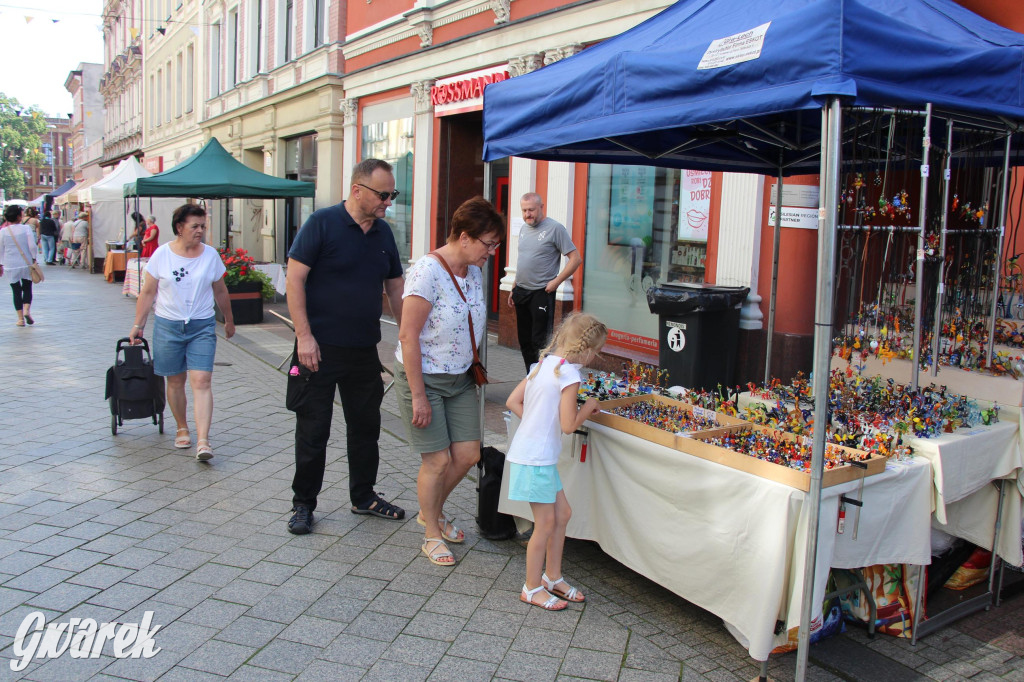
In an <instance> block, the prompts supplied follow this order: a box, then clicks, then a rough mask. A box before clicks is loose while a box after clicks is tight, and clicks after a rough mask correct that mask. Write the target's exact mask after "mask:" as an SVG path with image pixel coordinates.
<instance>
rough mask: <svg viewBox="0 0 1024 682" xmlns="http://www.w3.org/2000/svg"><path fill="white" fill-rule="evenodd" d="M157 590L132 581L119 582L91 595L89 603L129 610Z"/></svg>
mask: <svg viewBox="0 0 1024 682" xmlns="http://www.w3.org/2000/svg"><path fill="white" fill-rule="evenodd" d="M156 592H157V591H156V590H154V589H153V588H151V587H143V586H142V585H132V584H131V583H126V582H125V583H118V584H116V585H113V586H112V587H108V588H107V589H105V590H103V591H102V592H99V593H97V594H96V595H94V596H92V597H90V598H89V603H90V604H96V605H99V606H106V607H108V608H111V609H120V610H121V611H127V610H128V609H130V608H132V607H134V606H136V605H138V604H141V603H142V602H144V601H145V600H147V599H149V598H150V597H152V596H153V595H154V594H156Z"/></svg>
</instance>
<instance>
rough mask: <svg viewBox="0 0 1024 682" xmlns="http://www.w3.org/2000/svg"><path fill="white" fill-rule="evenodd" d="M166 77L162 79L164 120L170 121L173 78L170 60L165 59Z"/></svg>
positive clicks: (172, 102)
mask: <svg viewBox="0 0 1024 682" xmlns="http://www.w3.org/2000/svg"><path fill="white" fill-rule="evenodd" d="M164 73H165V74H167V77H166V78H165V79H164V90H165V92H164V96H165V99H164V121H166V122H167V123H170V122H171V110H172V109H173V107H174V79H173V78H172V77H171V60H170V59H168V60H167V69H166V71H164Z"/></svg>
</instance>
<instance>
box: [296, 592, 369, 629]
mask: <svg viewBox="0 0 1024 682" xmlns="http://www.w3.org/2000/svg"><path fill="white" fill-rule="evenodd" d="M369 604H370V602H368V601H365V600H363V599H355V598H352V597H341V596H338V595H332V594H326V595H324V596H323V597H321V598H320V599H317V600H316V602H314V603H313V605H312V606H310V607H309V608H308V609H306V611H305V613H306V615H307V616H314V617H317V618H324V619H327V620H336V621H338V622H339V623H351V622H352V621H353V620H355V618H356V616H358V615H359V614H360V613H362V612H363V610H364V609H366V607H367V606H369Z"/></svg>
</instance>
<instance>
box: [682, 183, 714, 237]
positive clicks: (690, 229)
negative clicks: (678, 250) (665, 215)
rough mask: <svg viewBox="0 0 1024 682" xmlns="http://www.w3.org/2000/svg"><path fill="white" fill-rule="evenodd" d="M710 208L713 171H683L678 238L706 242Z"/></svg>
mask: <svg viewBox="0 0 1024 682" xmlns="http://www.w3.org/2000/svg"><path fill="white" fill-rule="evenodd" d="M710 210H711V171H693V170H687V171H683V177H682V178H681V182H680V187H679V236H678V239H679V240H681V241H694V242H706V241H707V240H708V214H709V212H710Z"/></svg>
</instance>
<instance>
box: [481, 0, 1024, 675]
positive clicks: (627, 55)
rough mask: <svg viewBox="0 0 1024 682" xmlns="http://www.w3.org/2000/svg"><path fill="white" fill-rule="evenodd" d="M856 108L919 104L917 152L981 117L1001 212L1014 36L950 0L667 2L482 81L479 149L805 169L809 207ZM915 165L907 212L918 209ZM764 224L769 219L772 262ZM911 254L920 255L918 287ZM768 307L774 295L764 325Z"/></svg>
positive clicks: (820, 399) (825, 197) (1019, 79)
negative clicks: (510, 74) (570, 50)
mask: <svg viewBox="0 0 1024 682" xmlns="http://www.w3.org/2000/svg"><path fill="white" fill-rule="evenodd" d="M862 107H864V108H899V109H914V110H919V113H920V116H921V121H922V125H921V135H922V137H923V139H924V140H925V141H928V140H930V139H932V138H931V134H932V132H931V131H932V125H933V119H945V121H946V123H947V127H946V130H947V131H948V133H949V137H948V143H947V145H938V144H936V141H937V140H938V138H939V137H940V135H937V136H936V137H935V138H934V140H935V141H933V142H932V143H931V145H929V144H923V145H922V147H919V148H917V149H916V150H913V153H912V151H911V150H910V149H904V150H903V152H902V153H903V154H904V155H905V157H907V158H909V157H911V156H917V157H918V158H917V159H916V162H917V163H920V164H921V165H923V166H926V165H928V163H929V152H930V150H931V148H932V147H933V146H934V147H936V148H940V147H942V148H944V149H946V150H949V151H950V158H952V157H953V156H954V154H953V153H952V150H953V149H954V148H955V147H956V143H955V141H954V131H955V130H956V128H957V126H968V127H975V128H976V129H982V130H987V131H992V132H993V134H994V136H996V138H997V139H998V142H997V143H992V144H989V145H987V146H986V147H985V149H984V150H981V151H978V150H975V153H974V154H973V157H972V158H973V160H974V161H975V162H979V161H981V162H983V163H989V164H992V165H995V164H999V165H1001V166H1002V167H1003V174H1002V193H1001V198H1000V201H999V204H1000V208H1001V215H999V217H998V220H997V222H996V224H997V225H999V226H1001V225H1004V224H1005V220H1006V196H1007V192H1006V186H1007V175H1008V173H1007V168H1008V162H1009V159H1010V157H1011V155H1012V154H1016V153H1018V152H1017V151H1015V150H1014V149H1013V145H1012V144H1011V142H1012V139H1013V137H1014V135H1015V134H1016V133H1018V132H1019V131H1020V130H1021V125H1022V122H1024V35H1021V34H1018V33H1016V32H1013V31H1010V30H1008V29H1006V28H1003V27H1000V26H998V25H996V24H993V23H991V22H989V21H987V20H985V19H983V18H981V17H979V16H977V15H975V14H973V13H972V12H970V11H968V10H966V9H964V8H963V7H960V6H959V5H957V4H955V3H954V2H952V0H776V1H775V2H771V3H767V2H757V3H752V2H748V1H747V0H681V1H680V2H678V3H676V4H675V5H672V6H671V7H669V8H668V9H666V10H665V11H663V12H661V13H660V14H658V15H656V16H655V17H652V18H651V19H649V20H648V21H646V22H644V23H642V24H640V25H638V26H636V27H635V28H633V29H630V30H629V31H626V32H624V33H622V34H621V35H618V36H616V37H614V38H611V39H609V40H607V41H604V42H602V43H600V44H598V45H595V46H592V47H589V48H587V49H586V50H584V51H583V52H581V53H579V54H577V55H575V56H573V57H570V58H568V59H565V60H562V61H558V62H555V63H553V64H551V65H550V66H545V67H544V68H542V69H539V70H538V71H535V72H532V73H529V74H526V75H523V76H519V77H516V78H512V79H510V80H507V81H503V82H500V83H495V84H492V85H490V86H488V87H487V88H486V90H485V91H484V148H483V150H484V151H483V157H484V160H485V161H492V160H495V159H498V158H502V157H505V156H520V157H526V158H531V159H542V160H549V161H569V162H585V163H612V164H644V165H656V166H665V167H674V168H687V169H698V170H717V171H733V172H750V173H761V174H767V175H776V176H778V177H779V189H780V191H779V192H778V193H777V196H778V197H781V194H782V192H781V185H782V178H783V176H786V175H794V174H807V173H819V174H820V177H821V185H820V197H821V200H820V201H821V204H820V205H821V206H823V207H827V206H836V205H837V204H838V202H839V196H840V192H839V179H840V166H841V164H842V163H843V162H844V161H843V160H844V154H843V149H844V147H846V148H847V149H849V147H850V146H852V145H853V144H854V141H855V140H856V138H857V137H858V131H857V129H856V127H855V126H845V125H844V121H846V120H847V118H852V117H850V116H848V113H849V112H850V111H851V109H854V108H862ZM844 115H846V116H845V117H844ZM918 139H921V137H919V138H918ZM922 149H923V151H922ZM926 175H927V174H925V173H922V176H925V177H922V192H921V196H922V199H921V200H920V201H919V204H920V205H919V216H918V224H919V225H924V224H925V220H926V217H927V215H928V214H927V213H926V211H927V206H926V201H925V199H924V197H925V196H926V192H925V189H926V186H927V185H926V183H927V177H926ZM934 175H935V176H936V177H938V176H939V173H938V172H935V173H934ZM779 213H780V212H779V211H776V215H777V216H778V214H779ZM993 215H996V214H993ZM836 231H837V215H836V212H835V211H820V212H819V221H818V234H819V239H818V262H817V267H818V270H817V271H818V287H817V300H816V308H815V337H814V395H815V396H816V404H815V411H816V413H817V414H826V412H827V409H828V408H827V403H826V394H827V382H828V368H829V360H830V357H831V336H832V334H831V331H832V318H833V311H832V299H833V294H834V289H833V286H834V283H833V281H832V273H833V271H834V265H835V239H836ZM778 233H779V223H778V219H777V221H776V241H775V244H776V254H775V267H776V268H777V264H778V254H777V250H778ZM919 245H922V246H923V231H919ZM920 252H921V251H919V253H920ZM996 261H997V262H998V261H999V257H997V259H996ZM922 264H923V260H920V259H919V260H918V261H917V277H916V280H917V285H918V298H917V300H918V301H920V300H921V289H920V287H921V282H922V279H923V277H922V267H923V266H922ZM773 289H774V280H773ZM919 309H920V306H918V310H919ZM773 316H774V308H772V312H771V314H770V315H769V322H768V329H769V334H770V332H771V328H772V326H773ZM916 322H917V324H915V346H916V343H917V341H918V338H917V335H918V334H919V333H920V327H921V325H920V319H919V318H918V319H917V320H916ZM770 338H771V337H770V336H769V339H770ZM990 352H991V351H990ZM768 355H769V357H770V341H769V349H768ZM916 381H917V373H916V363H915V370H914V383H915V384H916ZM824 439H825V434H824V429H817V430H816V431H815V434H814V448H813V459H812V467H811V488H810V499H809V505H810V514H811V517H810V518H811V520H810V524H809V528H810V529H809V532H808V546H807V552H806V555H805V562H804V564H805V570H804V589H803V594H802V609H801V618H800V637H799V642H800V646H799V653H798V657H797V671H796V672H797V679H798V680H802V679H803V678H804V675H805V674H806V665H807V642H808V635H809V626H810V620H811V613H812V591H813V590H812V585H813V576H814V559H815V556H816V549H817V532H818V516H819V513H818V512H819V509H820V503H821V475H822V471H823V466H824V457H823V453H824ZM764 674H765V668H764V667H762V676H764Z"/></svg>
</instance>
